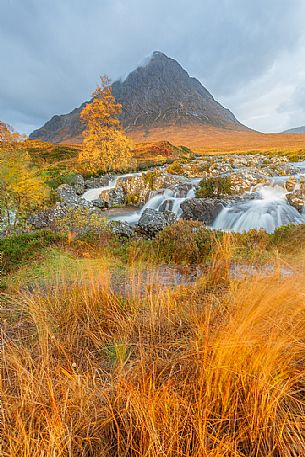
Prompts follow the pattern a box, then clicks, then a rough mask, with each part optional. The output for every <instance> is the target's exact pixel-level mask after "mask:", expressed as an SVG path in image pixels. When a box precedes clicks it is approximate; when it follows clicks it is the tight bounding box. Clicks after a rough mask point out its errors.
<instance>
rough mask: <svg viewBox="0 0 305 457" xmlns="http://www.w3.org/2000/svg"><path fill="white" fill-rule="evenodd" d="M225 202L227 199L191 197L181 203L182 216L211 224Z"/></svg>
mask: <svg viewBox="0 0 305 457" xmlns="http://www.w3.org/2000/svg"><path fill="white" fill-rule="evenodd" d="M225 204H226V200H223V199H218V198H190V199H189V200H185V201H184V202H183V203H181V209H182V215H181V218H182V219H186V220H193V221H201V222H204V223H205V224H206V225H211V224H212V223H213V221H214V220H215V219H216V217H217V216H218V214H219V213H220V211H221V210H222V209H223V208H224V206H225Z"/></svg>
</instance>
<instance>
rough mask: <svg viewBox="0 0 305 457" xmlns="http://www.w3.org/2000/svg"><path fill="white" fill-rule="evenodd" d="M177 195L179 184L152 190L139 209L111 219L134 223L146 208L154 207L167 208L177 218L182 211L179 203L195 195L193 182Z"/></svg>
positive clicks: (158, 209) (159, 209)
mask: <svg viewBox="0 0 305 457" xmlns="http://www.w3.org/2000/svg"><path fill="white" fill-rule="evenodd" d="M193 181H194V180H193ZM197 181H198V180H196V182H197ZM179 195H181V191H180V189H179V186H178V187H177V188H176V189H164V190H162V191H152V192H151V193H150V197H149V199H148V201H147V202H146V204H145V205H144V206H143V208H142V209H141V210H139V211H135V212H134V213H133V214H128V215H120V216H115V217H112V218H111V219H112V220H119V221H122V222H127V223H129V224H136V223H137V222H138V220H139V219H140V217H141V215H142V214H143V212H144V211H145V210H146V209H147V208H150V209H155V210H157V211H161V209H162V210H166V209H167V210H169V211H172V212H173V213H175V214H176V216H177V218H179V217H180V216H181V213H182V209H181V207H180V205H181V203H182V202H184V201H185V200H186V199H187V198H192V197H194V196H195V184H193V187H191V189H190V190H188V191H187V192H186V195H185V196H184V197H180V196H179Z"/></svg>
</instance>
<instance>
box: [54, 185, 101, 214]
mask: <svg viewBox="0 0 305 457" xmlns="http://www.w3.org/2000/svg"><path fill="white" fill-rule="evenodd" d="M56 196H57V198H58V199H59V201H60V202H61V203H64V204H65V205H66V206H82V207H85V208H92V207H93V205H92V203H91V202H88V201H87V200H85V199H84V198H82V197H80V196H79V195H77V193H76V189H75V187H72V186H69V185H68V184H62V185H61V186H59V187H58V188H57V189H56Z"/></svg>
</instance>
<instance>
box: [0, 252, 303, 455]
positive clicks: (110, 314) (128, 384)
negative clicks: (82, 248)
mask: <svg viewBox="0 0 305 457" xmlns="http://www.w3.org/2000/svg"><path fill="white" fill-rule="evenodd" d="M221 249H224V253H223V256H224V262H221V261H220V259H221ZM228 258H229V254H228V252H227V249H226V248H223V247H221V246H220V247H219V252H218V255H216V257H215V261H214V262H213V264H212V266H211V270H210V271H209V272H208V273H207V275H206V276H205V277H204V278H202V279H201V280H199V281H198V282H197V283H195V284H194V285H192V286H188V287H180V288H178V289H163V290H161V289H160V288H159V287H157V286H156V285H155V284H156V280H155V284H153V283H152V284H148V286H147V287H146V290H145V291H144V290H143V285H141V281H139V279H137V278H136V277H134V278H130V287H129V289H128V293H126V294H119V293H117V292H116V291H114V290H113V288H112V286H111V280H110V274H109V272H108V271H107V270H106V269H105V270H104V271H101V274H100V277H96V275H95V276H94V278H92V280H91V281H81V280H78V281H74V282H73V283H68V282H61V281H58V283H57V284H55V285H53V286H52V287H48V288H43V289H40V290H35V291H34V292H33V293H27V292H25V291H22V292H20V293H19V295H18V296H16V297H14V298H11V297H6V296H3V297H2V308H1V318H2V321H1V322H2V323H1V337H2V373H1V399H2V409H1V428H2V429H1V432H2V433H1V436H2V448H1V452H2V454H1V455H3V456H4V457H6V456H10V457H11V456H12V457H20V456H22V457H38V456H39V457H41V456H45V457H51V456H52V457H55V456H56V457H57V456H58V457H59V456H105V457H113V456H124V457H127V456H128V457H129V456H145V457H155V456H164V457H165V456H166V457H182V456H184V457H186V456H198V457H199V456H200V457H201V456H209V457H210V456H212V457H220V456H229V457H230V456H235V457H236V456H240V457H241V456H244V457H246V456H247V457H251V456H253V457H254V456H270V457H271V456H272V457H273V456H281V457H287V456H302V455H305V443H304V439H305V403H304V401H305V364H304V362H305V344H304V343H305V334H304V328H305V308H304V305H305V297H304V293H305V286H304V278H303V277H286V278H283V277H280V276H279V275H276V274H275V275H274V276H273V277H269V278H266V279H257V278H254V277H253V278H248V279H247V280H244V281H241V280H240V281H237V280H235V281H233V280H230V278H229V276H228V270H227V269H228V268H229V262H228Z"/></svg>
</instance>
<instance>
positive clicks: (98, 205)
mask: <svg viewBox="0 0 305 457" xmlns="http://www.w3.org/2000/svg"><path fill="white" fill-rule="evenodd" d="M91 203H92V205H93V206H94V207H96V208H100V209H106V208H109V204H108V202H106V201H105V200H101V199H100V198H99V199H97V200H92V202H91Z"/></svg>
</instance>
